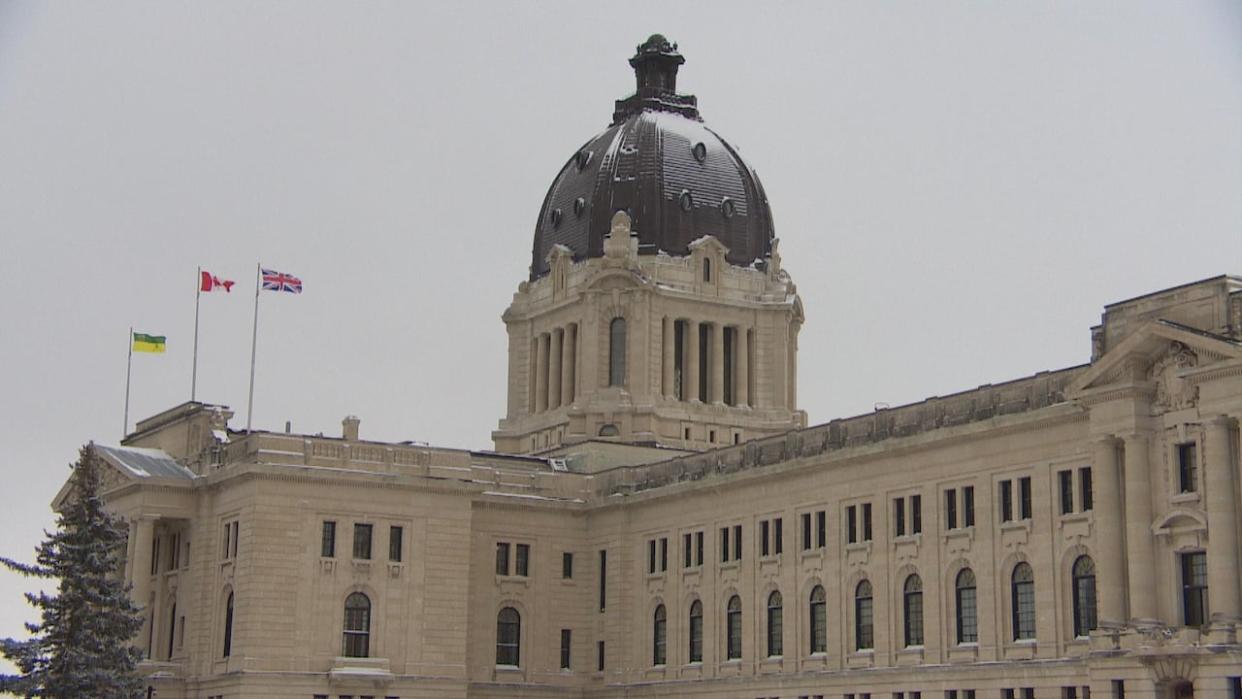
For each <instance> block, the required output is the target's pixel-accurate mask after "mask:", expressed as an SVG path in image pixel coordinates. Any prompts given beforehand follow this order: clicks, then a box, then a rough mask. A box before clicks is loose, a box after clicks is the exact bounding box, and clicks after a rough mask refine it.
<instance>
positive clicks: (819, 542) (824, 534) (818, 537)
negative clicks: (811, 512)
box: [815, 510, 828, 549]
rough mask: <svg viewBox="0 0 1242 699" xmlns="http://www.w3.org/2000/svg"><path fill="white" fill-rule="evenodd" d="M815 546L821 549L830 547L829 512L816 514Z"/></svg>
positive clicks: (822, 511) (821, 511)
mask: <svg viewBox="0 0 1242 699" xmlns="http://www.w3.org/2000/svg"><path fill="white" fill-rule="evenodd" d="M815 545H816V546H817V547H818V548H821V549H822V548H824V547H825V546H827V545H828V512H827V511H825V510H820V511H819V512H816V513H815Z"/></svg>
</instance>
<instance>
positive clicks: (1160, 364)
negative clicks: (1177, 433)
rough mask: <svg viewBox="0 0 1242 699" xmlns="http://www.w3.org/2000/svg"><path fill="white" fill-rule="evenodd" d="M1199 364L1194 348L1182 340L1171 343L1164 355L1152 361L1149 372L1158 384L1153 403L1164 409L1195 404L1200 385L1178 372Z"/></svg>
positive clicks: (1174, 408) (1149, 375) (1177, 408)
mask: <svg viewBox="0 0 1242 699" xmlns="http://www.w3.org/2000/svg"><path fill="white" fill-rule="evenodd" d="M1198 364H1199V357H1198V356H1197V355H1196V354H1195V353H1194V351H1193V350H1191V349H1190V348H1189V347H1187V346H1186V345H1184V344H1182V343H1180V342H1172V343H1170V344H1169V349H1168V351H1167V352H1166V353H1165V354H1164V356H1162V357H1160V358H1159V359H1157V360H1156V361H1155V362H1153V363H1152V365H1151V371H1150V373H1149V374H1148V377H1149V378H1150V379H1151V380H1152V381H1153V382H1155V384H1156V398H1155V400H1154V401H1152V404H1153V405H1154V406H1155V407H1157V408H1163V409H1164V410H1180V409H1182V408H1186V407H1189V406H1191V405H1194V404H1195V402H1196V401H1197V400H1198V398H1199V387H1198V386H1193V385H1191V384H1190V383H1189V382H1187V381H1186V380H1185V379H1183V378H1181V377H1180V376H1178V372H1180V371H1181V370H1182V369H1187V368H1189V367H1193V366H1197V365H1198Z"/></svg>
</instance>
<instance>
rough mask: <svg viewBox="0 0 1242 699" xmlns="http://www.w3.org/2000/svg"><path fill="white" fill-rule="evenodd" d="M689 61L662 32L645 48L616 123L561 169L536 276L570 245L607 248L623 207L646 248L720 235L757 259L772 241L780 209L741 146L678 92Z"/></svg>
mask: <svg viewBox="0 0 1242 699" xmlns="http://www.w3.org/2000/svg"><path fill="white" fill-rule="evenodd" d="M684 62H685V59H684V58H682V56H681V54H679V53H678V52H677V45H676V44H670V43H669V42H668V41H667V40H666V39H665V38H664V37H662V36H660V35H659V34H656V35H653V36H652V37H651V38H650V39H648V40H647V41H646V42H644V43H643V44H642V45H640V46H639V47H638V50H637V51H636V53H635V55H634V57H633V58H631V59H630V65H631V66H633V67H634V72H635V75H636V77H637V82H638V89H637V90H636V92H635V94H634V95H632V96H631V97H628V98H626V99H623V100H618V101H617V103H616V111H615V112H614V114H613V122H612V125H611V126H609V127H608V128H607V129H606V130H604V132H603V133H601V134H599V135H597V136H595V137H594V138H592V139H591V140H590V141H587V143H586V144H584V145H583V146H582V147H581V148H579V149H578V150H577V152H575V153H574V154H573V155H572V156H570V158H569V160H568V161H567V162H566V163H565V165H564V167H562V168H561V171H560V173H559V174H557V176H556V179H555V180H554V181H553V182H552V187H551V188H550V189H548V194H547V196H546V197H544V200H543V207H542V208H541V209H540V211H539V220H538V222H536V224H535V244H534V250H533V258H532V260H531V268H530V269H531V279H535V278H537V277H540V276H543V275H544V274H546V273H547V271H548V263H547V256H548V253H549V252H550V251H551V250H552V247H553V246H554V245H564V246H566V247H568V248H569V249H570V250H572V251H573V254H574V257H575V258H576V259H582V258H586V257H600V256H602V255H603V254H604V237H605V236H606V235H607V234H608V230H609V222H610V221H611V220H612V215H613V213H614V212H616V211H626V212H628V213H629V215H630V217H631V218H632V219H633V222H634V223H633V226H634V231H635V232H636V233H637V235H638V251H639V253H640V254H646V255H653V254H656V253H657V252H659V251H664V252H666V253H668V254H670V255H687V254H689V248H688V246H689V244H690V243H691V242H693V241H694V240H697V239H698V238H701V237H703V236H705V235H713V236H715V237H716V238H717V239H719V240H720V242H721V243H723V244H724V245H725V247H727V248H729V254H728V257H727V259H728V261H729V262H731V263H732V264H735V265H749V264H750V263H751V262H753V261H754V260H755V259H762V258H763V257H765V256H766V255H767V254H768V253H769V252H770V251H771V247H772V238H773V235H774V233H773V228H772V212H771V210H770V209H769V208H768V199H767V196H766V195H765V194H764V192H763V185H761V184H760V183H759V178H758V177H756V176H755V172H754V170H752V169H750V167H749V166H748V165H747V164H746V163H745V162H744V161H743V160H742V159H741V157H740V156H739V155H738V153H737V151H736V150H735V149H734V148H733V147H732V146H730V145H729V144H728V143H727V142H725V140H724V139H722V138H721V137H720V136H718V135H716V133H715V132H714V131H712V130H711V129H709V128H707V127H706V126H704V125H703V120H702V119H701V118H700V117H699V113H698V106H697V101H696V100H695V98H694V97H693V96H692V95H679V94H677V68H678V66H680V65H681V64H682V63H684Z"/></svg>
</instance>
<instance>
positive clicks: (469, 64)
mask: <svg viewBox="0 0 1242 699" xmlns="http://www.w3.org/2000/svg"><path fill="white" fill-rule="evenodd" d="M657 31H658V32H662V33H664V34H666V35H667V36H669V37H670V39H672V40H674V41H677V42H678V43H679V44H680V48H681V50H682V52H683V54H684V55H685V56H686V59H687V62H686V64H685V66H683V68H682V72H681V76H680V82H679V85H680V86H681V87H682V91H683V92H689V93H693V94H696V95H698V97H699V104H700V107H701V110H702V113H703V115H704V118H705V120H706V121H707V123H708V125H710V126H711V127H713V128H714V129H715V130H717V131H718V132H719V133H720V134H721V135H722V136H724V137H725V138H726V139H728V140H729V141H730V142H731V143H732V144H734V145H735V146H738V147H740V149H741V152H742V154H743V155H744V157H746V158H747V160H748V161H749V162H750V163H751V165H752V166H754V167H755V168H756V170H757V171H758V172H759V175H760V177H761V179H762V180H763V183H764V185H765V187H766V189H767V192H768V195H769V197H770V199H771V202H772V207H773V211H774V215H775V219H776V227H777V234H778V235H779V236H780V238H781V243H782V248H781V249H782V252H783V254H784V259H785V266H786V268H787V269H788V270H789V271H790V273H791V274H792V275H793V277H794V279H795V280H796V281H797V283H798V288H799V291H800V293H801V294H802V298H803V301H804V303H805V305H806V312H807V322H806V325H805V327H804V328H803V331H802V336H801V343H800V349H801V351H800V354H799V356H800V360H801V361H800V371H799V374H800V380H801V382H800V391H799V396H800V399H801V401H802V405H803V407H804V408H805V409H806V410H808V411H809V413H810V419H811V422H812V423H820V422H825V421H827V420H829V419H831V418H834V417H841V416H846V415H852V414H856V413H859V412H866V411H869V410H871V409H872V407H873V406H874V404H875V403H877V402H885V403H890V404H892V405H897V404H900V403H906V402H910V401H915V400H919V399H922V398H925V397H927V396H931V395H938V394H940V395H943V394H946V393H951V392H954V391H958V390H964V389H968V388H972V387H975V386H977V385H979V384H983V383H990V382H998V381H1003V380H1006V379H1011V378H1016V377H1020V376H1024V375H1028V374H1032V373H1034V372H1036V371H1041V370H1046V369H1055V368H1060V367H1065V366H1070V365H1074V364H1079V363H1083V362H1085V361H1087V359H1088V357H1089V353H1090V336H1089V332H1088V328H1089V327H1090V326H1091V325H1093V324H1095V323H1097V322H1098V321H1099V314H1100V312H1101V308H1102V306H1103V305H1104V304H1106V303H1110V302H1113V301H1118V300H1122V299H1125V298H1128V297H1130V296H1133V295H1137V294H1141V293H1145V292H1148V291H1153V290H1156V289H1159V288H1164V287H1168V286H1172V285H1176V284H1179V283H1184V282H1188V281H1192V280H1196V279H1200V278H1203V277H1208V276H1214V275H1217V274H1222V273H1226V272H1231V273H1242V128H1240V127H1239V125H1240V124H1242V5H1240V4H1239V3H1237V2H1234V1H1232V0H1203V1H1201V2H1182V3H1168V2H1124V3H1119V2H1078V1H1075V2H1031V3H1024V4H1019V3H1015V2H1007V3H979V2H971V3H960V2H947V3H946V2H941V3H913V2H888V3H857V2H851V3H831V4H830V3H820V2H814V3H793V2H782V3H772V4H764V5H762V6H761V4H760V3H758V2H754V1H753V0H751V1H750V2H746V3H724V2H712V3H682V2H667V1H665V2H630V3H626V9H625V11H624V12H619V11H617V5H616V3H610V4H608V5H605V4H602V3H585V2H576V1H575V2H555V3H554V2H540V3H534V2H526V3H512V4H499V3H488V4H475V5H472V6H466V5H465V4H464V3H458V2H446V3H390V2H370V3H312V2H258V3H255V2H246V3H241V2H210V3H207V2H202V3H196V4H190V3H180V2H110V3H86V2H78V3H71V2H64V3H36V2H12V1H9V2H5V1H4V0H0V318H3V320H4V331H3V333H2V334H0V337H2V338H3V339H2V340H0V391H2V393H3V395H4V400H3V401H2V402H0V443H3V444H4V445H5V457H4V459H3V460H2V461H0V468H2V469H3V474H2V476H3V479H2V482H3V491H2V492H3V496H2V498H0V555H4V556H10V557H18V558H29V556H30V555H31V549H32V547H33V546H34V545H35V543H36V542H37V541H38V540H39V539H40V537H41V530H42V529H43V528H44V527H47V526H50V525H51V521H52V518H51V514H50V512H49V509H48V504H47V503H48V502H49V501H50V500H51V498H52V496H53V495H54V494H55V492H56V490H57V488H58V487H59V486H60V485H61V483H62V482H63V481H64V479H65V477H66V475H67V469H66V465H67V464H68V463H69V462H70V461H71V460H72V459H73V458H74V456H75V453H76V450H77V448H78V446H79V445H81V444H82V443H84V442H86V441H88V440H92V439H93V440H96V441H101V442H110V443H115V441H116V440H117V439H118V438H119V435H120V426H121V411H122V403H123V396H124V389H125V356H126V344H125V343H126V333H127V329H128V327H129V326H130V325H131V324H132V325H133V326H134V327H135V328H136V329H137V330H139V331H142V332H149V333H156V334H166V335H167V336H168V353H167V354H165V355H163V356H155V355H140V356H136V357H135V359H134V376H133V389H132V390H133V394H132V401H131V411H130V413H131V418H140V417H144V416H147V415H150V414H152V413H155V412H157V411H159V410H162V409H165V408H167V407H171V406H172V405H174V404H176V403H179V402H181V401H184V400H187V399H188V398H189V390H190V366H191V347H192V335H193V310H194V309H193V303H194V297H193V283H194V269H195V267H196V266H198V265H202V266H203V267H204V268H206V269H208V270H210V271H212V272H214V273H216V274H217V275H219V276H223V277H228V278H231V279H236V280H238V287H239V288H238V289H235V290H234V292H233V293H232V294H231V295H228V296H226V295H223V294H216V295H212V296H205V297H204V298H203V305H202V326H201V327H202V341H201V344H200V361H199V398H200V399H202V400H206V401H210V402H219V403H225V404H228V405H231V406H233V407H234V408H235V409H236V410H237V413H238V415H237V417H236V418H235V419H234V423H233V425H234V426H235V427H242V426H244V424H245V403H246V385H247V378H248V375H247V371H248V360H249V349H250V324H251V308H252V306H251V303H252V301H253V296H252V293H253V292H252V289H253V286H252V279H253V275H254V266H255V263H256V261H259V260H262V261H263V263H264V264H265V265H269V266H271V267H275V268H277V269H280V270H282V271H287V272H292V273H295V274H298V275H299V276H301V277H302V279H303V281H304V282H305V293H304V294H303V295H302V296H297V297H294V296H276V295H265V297H264V299H263V306H262V310H261V315H262V318H261V327H260V330H261V332H260V338H259V368H260V371H259V376H258V382H257V384H258V385H257V389H256V397H255V413H256V415H255V426H256V427H258V428H270V429H279V428H282V427H283V425H284V422H285V420H291V421H292V422H293V427H294V429H295V431H300V432H312V433H313V432H318V431H323V432H326V433H330V434H332V433H337V432H338V431H339V429H340V419H341V418H342V417H343V416H344V415H346V414H347V413H353V414H357V415H359V416H360V417H361V418H362V435H363V437H364V438H372V439H384V440H399V439H420V440H426V441H429V442H431V443H433V444H438V445H446V446H464V447H488V446H489V445H490V441H489V438H488V437H489V432H490V430H491V429H492V428H493V427H495V425H496V420H497V419H498V418H499V417H500V416H501V412H502V410H503V409H504V394H503V391H504V386H505V373H504V372H505V352H506V346H505V334H504V328H503V325H502V323H501V322H500V318H499V316H500V313H501V312H502V311H503V309H504V308H505V306H506V304H507V303H508V301H509V299H510V297H511V294H512V293H513V292H514V291H515V290H516V287H517V284H518V282H520V281H521V280H522V279H524V278H525V276H526V274H527V265H528V264H529V261H530V245H531V239H532V235H533V230H534V223H535V218H536V216H537V214H538V210H539V205H540V203H541V201H542V198H543V195H544V193H545V191H546V188H547V187H548V186H549V185H550V184H551V181H552V178H553V176H554V175H555V174H556V172H557V170H558V169H559V168H560V166H561V165H562V164H563V163H564V162H565V160H566V159H567V158H568V157H569V156H570V155H571V154H572V153H573V152H574V151H575V149H576V148H577V147H578V146H579V145H580V144H581V143H583V142H584V141H586V140H587V139H588V138H589V137H590V136H591V135H593V134H595V133H596V132H598V131H600V130H602V129H603V128H604V127H605V126H606V125H607V123H608V120H609V118H610V116H611V113H612V101H613V100H614V99H617V98H620V97H623V96H625V95H627V94H629V93H630V92H631V91H632V89H633V76H632V73H631V70H630V68H629V66H628V65H627V64H626V59H627V58H628V57H629V56H630V55H631V54H632V53H633V50H634V47H635V45H636V44H638V43H639V42H641V41H642V40H643V39H644V38H645V37H646V36H647V35H648V34H650V33H652V32H657ZM28 588H29V583H28V582H27V581H24V580H21V579H18V578H16V577H15V576H13V575H10V574H8V573H7V572H0V637H2V636H8V635H13V634H19V633H20V632H21V622H22V621H24V620H27V619H30V618H32V614H33V612H32V611H31V610H30V609H29V608H28V607H27V606H26V605H25V603H24V601H23V600H22V599H21V597H20V592H21V591H23V590H26V589H28Z"/></svg>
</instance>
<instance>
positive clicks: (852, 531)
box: [845, 505, 858, 544]
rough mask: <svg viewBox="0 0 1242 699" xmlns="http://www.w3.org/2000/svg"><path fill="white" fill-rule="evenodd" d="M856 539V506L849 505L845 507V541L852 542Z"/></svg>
mask: <svg viewBox="0 0 1242 699" xmlns="http://www.w3.org/2000/svg"><path fill="white" fill-rule="evenodd" d="M857 541H858V507H857V506H856V505H850V506H849V507H847V508H845V542H846V543H847V544H853V543H856V542H857Z"/></svg>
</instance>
